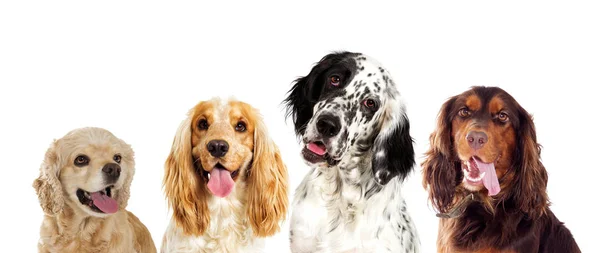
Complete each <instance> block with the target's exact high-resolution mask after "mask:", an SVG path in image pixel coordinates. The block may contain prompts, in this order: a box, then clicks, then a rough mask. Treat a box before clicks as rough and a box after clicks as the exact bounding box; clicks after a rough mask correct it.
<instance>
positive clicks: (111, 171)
mask: <svg viewBox="0 0 600 253" xmlns="http://www.w3.org/2000/svg"><path fill="white" fill-rule="evenodd" d="M134 172H135V164H134V160H133V150H132V149H131V147H130V146H129V145H128V144H126V143H125V142H123V141H122V140H120V139H118V138H117V137H115V136H114V135H112V134H111V133H110V132H108V131H106V130H104V129H101V128H81V129H76V130H73V131H71V132H69V133H68V134H67V135H65V136H64V137H63V138H61V139H59V140H56V141H54V143H52V145H51V146H50V148H49V149H48V151H47V152H46V157H45V159H44V162H43V164H42V166H41V168H40V176H39V178H38V179H36V180H35V181H34V183H33V187H34V188H35V190H36V192H37V194H38V197H39V200H40V205H41V206H42V209H43V210H44V214H45V215H44V221H43V223H42V226H41V231H40V240H39V243H38V250H39V252H61V253H67V252H79V253H81V252H95V253H101V252H102V253H104V252H106V253H120V252H123V253H124V252H127V253H130V252H136V253H154V252H156V247H155V246H154V242H153V241H152V237H151V236H150V233H149V232H148V229H147V228H146V227H145V226H144V225H143V224H142V223H141V222H140V220H139V219H138V218H137V217H135V216H134V215H133V214H132V213H130V212H128V211H126V210H125V207H126V206H127V200H128V199H129V186H130V185H131V181H132V179H133V174H134Z"/></svg>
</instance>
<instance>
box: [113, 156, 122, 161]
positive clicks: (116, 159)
mask: <svg viewBox="0 0 600 253" xmlns="http://www.w3.org/2000/svg"><path fill="white" fill-rule="evenodd" d="M113 160H114V161H115V162H116V163H121V155H119V154H116V155H115V156H113Z"/></svg>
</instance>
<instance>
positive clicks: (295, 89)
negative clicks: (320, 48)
mask: <svg viewBox="0 0 600 253" xmlns="http://www.w3.org/2000/svg"><path fill="white" fill-rule="evenodd" d="M343 54H347V52H341V53H332V54H328V55H326V56H324V57H323V58H322V59H321V60H320V61H319V62H318V63H317V64H315V66H314V67H313V68H312V69H311V70H310V73H308V75H307V76H305V77H301V78H298V79H296V81H295V82H294V86H292V88H291V89H290V90H289V91H288V97H287V98H286V99H285V100H284V101H283V102H284V103H285V105H286V107H287V113H286V117H289V116H291V117H292V120H293V121H294V128H295V130H296V135H298V136H301V135H303V134H304V131H305V130H306V124H308V122H309V121H310V118H312V116H313V108H314V107H315V105H316V104H317V101H318V100H319V95H320V92H321V90H322V89H323V82H324V81H323V80H322V78H323V77H322V74H323V72H324V71H325V70H327V69H328V68H329V67H331V65H332V64H333V63H334V62H335V61H339V59H337V58H340V56H341V55H343Z"/></svg>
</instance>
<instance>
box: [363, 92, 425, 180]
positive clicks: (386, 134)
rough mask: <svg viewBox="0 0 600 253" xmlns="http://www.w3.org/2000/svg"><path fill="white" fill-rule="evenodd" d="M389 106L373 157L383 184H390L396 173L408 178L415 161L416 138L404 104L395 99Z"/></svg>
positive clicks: (376, 173) (374, 171)
mask: <svg viewBox="0 0 600 253" xmlns="http://www.w3.org/2000/svg"><path fill="white" fill-rule="evenodd" d="M396 96H399V94H397V95H396ZM385 110H386V111H385V112H383V115H382V117H383V125H382V127H381V130H380V132H379V134H378V135H377V138H375V142H374V143H373V158H372V160H371V165H372V168H373V173H374V176H375V181H377V183H379V184H381V185H385V184H387V183H388V182H389V181H390V180H391V179H392V178H394V177H395V176H399V177H400V179H401V180H404V178H406V176H407V175H408V174H409V173H410V172H411V171H412V169H413V166H414V164H415V151H414V148H413V139H412V138H411V137H410V124H409V122H408V117H407V116H406V114H405V111H406V110H405V108H404V104H402V102H401V101H399V100H397V99H394V100H393V102H392V103H390V106H389V107H388V108H385Z"/></svg>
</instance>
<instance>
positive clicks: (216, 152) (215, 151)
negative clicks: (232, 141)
mask: <svg viewBox="0 0 600 253" xmlns="http://www.w3.org/2000/svg"><path fill="white" fill-rule="evenodd" d="M206 149H207V150H208V152H209V153H210V154H211V155H212V156H214V157H223V156H225V154H227V151H229V144H228V143H227V142H226V141H224V140H212V141H209V142H208V144H207V145H206Z"/></svg>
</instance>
